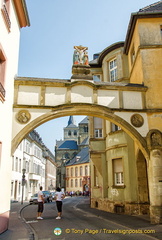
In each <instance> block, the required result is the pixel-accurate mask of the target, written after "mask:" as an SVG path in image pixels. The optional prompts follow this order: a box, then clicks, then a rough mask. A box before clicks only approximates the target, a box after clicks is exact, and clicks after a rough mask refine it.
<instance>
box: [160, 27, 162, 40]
mask: <svg viewBox="0 0 162 240" xmlns="http://www.w3.org/2000/svg"><path fill="white" fill-rule="evenodd" d="M160 33H161V37H162V25H161V26H160Z"/></svg>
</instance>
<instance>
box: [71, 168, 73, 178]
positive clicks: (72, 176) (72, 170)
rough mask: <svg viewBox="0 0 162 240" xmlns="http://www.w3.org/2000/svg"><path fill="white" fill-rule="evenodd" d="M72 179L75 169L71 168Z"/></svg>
mask: <svg viewBox="0 0 162 240" xmlns="http://www.w3.org/2000/svg"><path fill="white" fill-rule="evenodd" d="M71 177H73V168H71Z"/></svg>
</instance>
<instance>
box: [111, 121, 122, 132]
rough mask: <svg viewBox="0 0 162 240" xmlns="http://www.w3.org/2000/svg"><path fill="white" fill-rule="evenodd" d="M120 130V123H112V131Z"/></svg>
mask: <svg viewBox="0 0 162 240" xmlns="http://www.w3.org/2000/svg"><path fill="white" fill-rule="evenodd" d="M118 130H121V128H120V127H119V126H118V125H116V124H114V123H112V124H111V131H112V132H116V131H118Z"/></svg>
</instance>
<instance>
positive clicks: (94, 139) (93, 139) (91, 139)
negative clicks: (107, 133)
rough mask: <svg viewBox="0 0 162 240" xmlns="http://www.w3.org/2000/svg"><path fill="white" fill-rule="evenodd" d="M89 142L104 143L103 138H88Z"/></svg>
mask: <svg viewBox="0 0 162 240" xmlns="http://www.w3.org/2000/svg"><path fill="white" fill-rule="evenodd" d="M90 141H105V137H103V138H94V137H93V138H90Z"/></svg>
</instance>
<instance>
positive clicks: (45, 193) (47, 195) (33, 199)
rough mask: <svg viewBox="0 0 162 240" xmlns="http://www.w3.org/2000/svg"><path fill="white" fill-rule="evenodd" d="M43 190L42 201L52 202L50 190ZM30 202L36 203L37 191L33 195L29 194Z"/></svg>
mask: <svg viewBox="0 0 162 240" xmlns="http://www.w3.org/2000/svg"><path fill="white" fill-rule="evenodd" d="M42 192H43V197H44V202H45V203H47V202H52V194H51V193H50V191H42ZM29 203H30V204H38V193H35V194H34V195H33V196H31V198H30V200H29Z"/></svg>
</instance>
